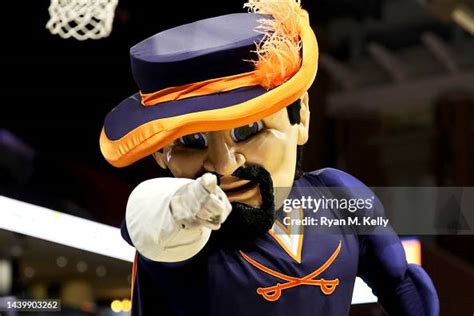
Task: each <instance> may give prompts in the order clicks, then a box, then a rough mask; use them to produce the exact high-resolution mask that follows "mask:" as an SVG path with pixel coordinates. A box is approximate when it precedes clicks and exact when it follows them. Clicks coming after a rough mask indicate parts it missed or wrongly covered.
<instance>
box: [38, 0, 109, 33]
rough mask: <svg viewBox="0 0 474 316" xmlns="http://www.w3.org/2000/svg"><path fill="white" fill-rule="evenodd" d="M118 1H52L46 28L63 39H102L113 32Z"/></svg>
mask: <svg viewBox="0 0 474 316" xmlns="http://www.w3.org/2000/svg"><path fill="white" fill-rule="evenodd" d="M117 3H118V0H51V5H50V6H49V9H48V11H49V15H50V19H49V21H48V23H47V24H46V28H47V29H48V30H49V31H50V32H51V33H52V34H57V35H59V36H61V37H62V38H70V37H73V38H75V39H77V40H79V41H84V40H86V39H100V38H103V37H107V36H109V34H110V32H111V31H112V22H113V20H114V13H115V7H116V6H117Z"/></svg>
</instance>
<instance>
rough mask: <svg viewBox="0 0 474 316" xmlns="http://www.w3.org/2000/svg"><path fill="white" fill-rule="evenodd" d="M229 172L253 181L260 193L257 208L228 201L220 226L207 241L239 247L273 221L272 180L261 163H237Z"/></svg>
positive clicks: (250, 241)
mask: <svg viewBox="0 0 474 316" xmlns="http://www.w3.org/2000/svg"><path fill="white" fill-rule="evenodd" d="M232 175H233V176H235V177H238V178H240V179H244V180H250V181H251V182H253V183H257V184H258V186H259V189H260V194H261V196H262V205H261V207H260V208H256V207H252V206H249V205H247V204H243V203H240V202H233V203H232V212H230V215H229V217H227V219H226V221H225V222H224V223H223V224H222V226H221V228H220V229H219V230H217V231H215V232H213V233H212V235H211V242H212V243H216V244H218V245H220V246H225V247H232V248H241V247H244V246H246V245H249V244H251V243H252V242H253V241H255V239H257V238H258V237H261V236H263V235H264V234H265V233H267V232H268V230H269V229H270V228H272V226H273V223H274V222H275V202H274V192H273V181H272V178H271V176H270V173H269V172H268V171H267V170H266V169H265V168H263V167H261V166H257V165H253V166H249V167H240V168H239V169H237V170H236V171H235V172H234V173H233V174H232Z"/></svg>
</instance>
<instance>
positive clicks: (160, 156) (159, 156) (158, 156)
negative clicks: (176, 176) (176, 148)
mask: <svg viewBox="0 0 474 316" xmlns="http://www.w3.org/2000/svg"><path fill="white" fill-rule="evenodd" d="M153 158H155V160H156V162H157V163H158V165H159V166H160V167H161V168H163V169H168V165H167V164H166V159H165V152H164V150H160V151H157V152H155V153H154V154H153Z"/></svg>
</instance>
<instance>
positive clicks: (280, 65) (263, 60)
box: [100, 0, 439, 316]
mask: <svg viewBox="0 0 474 316" xmlns="http://www.w3.org/2000/svg"><path fill="white" fill-rule="evenodd" d="M245 7H246V8H248V9H249V12H248V13H238V14H229V15H224V16H219V17H214V18H209V19H205V20H201V21H197V22H194V23H191V24H186V25H182V26H179V27H176V28H173V29H169V30H166V31H164V32H161V33H158V34H156V35H154V36H152V37H150V38H148V39H146V40H144V41H142V42H140V43H138V44H137V45H135V46H134V47H132V48H131V49H130V58H131V65H132V72H133V76H134V79H135V81H136V83H137V85H138V87H139V90H140V91H139V92H138V93H136V94H134V95H132V96H130V97H129V98H127V99H125V100H124V101H123V102H121V103H120V104H119V105H118V106H117V107H116V108H115V109H114V110H112V111H111V112H110V113H109V114H108V115H107V117H106V119H105V122H104V128H103V130H102V133H101V137H100V146H101V151H102V153H103V155H104V157H105V158H106V160H107V161H108V162H109V163H111V164H112V165H113V166H116V167H125V166H127V165H130V164H132V163H133V162H136V161H138V160H140V159H142V158H144V157H146V156H149V155H152V156H153V157H154V158H155V160H156V162H157V164H158V165H159V166H160V167H162V168H165V169H168V170H169V171H170V173H171V174H172V177H164V178H157V179H152V180H148V181H145V182H143V183H141V184H140V185H139V186H138V187H137V188H136V189H135V190H134V191H133V192H132V193H131V195H130V197H129V201H128V204H127V210H126V216H125V220H124V222H123V225H122V236H123V238H124V239H125V240H126V241H127V242H128V243H129V244H131V245H132V246H133V247H135V249H136V250H137V255H136V259H135V263H134V267H133V280H132V315H133V316H139V315H146V316H152V315H225V316H232V315H236V316H237V315H239V316H240V315H259V316H261V315H272V316H278V315H281V316H287V315H299V316H303V315H326V316H329V315H334V316H340V315H348V313H349V311H350V306H351V298H352V292H353V288H354V282H355V278H356V276H360V277H361V278H362V279H363V280H365V281H366V282H367V283H368V284H369V285H370V287H371V288H372V290H373V292H374V293H375V294H376V295H377V297H378V299H379V303H380V304H381V305H382V306H383V307H384V308H385V310H386V311H387V312H388V313H389V314H391V315H437V314H438V310H439V308H438V298H437V295H436V291H435V289H434V286H433V284H432V282H431V280H430V278H429V277H428V276H427V274H426V273H425V272H424V271H423V269H422V268H420V267H419V266H415V265H408V264H407V262H406V259H405V254H404V251H403V248H402V246H401V243H400V241H399V239H398V237H397V235H396V234H395V233H394V232H393V230H392V229H391V228H390V226H388V227H378V228H376V229H374V230H379V231H377V232H372V233H369V234H365V233H361V232H359V231H358V230H357V229H356V228H354V227H351V226H341V227H339V228H337V229H335V230H332V231H331V232H327V233H325V232H324V230H321V231H318V230H317V229H313V231H311V232H309V231H306V230H305V229H304V228H305V227H302V226H301V225H300V226H297V225H291V226H288V225H285V224H284V223H283V222H282V221H281V218H280V217H279V215H280V213H281V212H278V210H281V208H282V205H283V204H284V201H285V199H287V198H288V197H289V196H290V195H291V196H292V197H293V198H294V197H295V196H296V197H298V188H306V190H308V189H309V190H311V191H312V192H311V194H313V195H314V196H321V193H322V192H325V190H327V189H328V188H331V187H338V188H346V189H347V190H346V191H345V193H344V194H346V195H351V197H355V198H362V199H367V198H370V197H371V196H372V197H373V193H372V192H371V191H370V190H369V189H368V188H367V187H365V186H364V185H363V184H362V183H361V182H360V181H358V180H357V179H355V178H353V177H352V176H350V175H348V174H346V173H344V172H342V171H339V170H335V169H330V168H328V169H322V170H317V171H313V172H309V173H304V172H302V171H301V170H300V165H301V152H302V146H303V145H304V144H305V143H306V141H307V139H308V126H309V117H310V113H309V97H308V94H307V91H308V89H309V88H310V86H311V85H312V83H313V81H314V79H315V76H316V72H317V66H318V45H317V41H316V37H315V34H314V32H313V30H312V29H311V26H310V22H309V16H308V13H307V12H306V11H305V10H303V9H302V8H301V5H300V1H299V0H250V1H249V2H248V3H247V4H245ZM355 187H357V188H359V190H352V188H355ZM360 188H362V190H360ZM356 191H357V192H356ZM371 212H372V213H373V215H383V208H382V206H381V204H380V202H379V201H378V200H377V199H375V202H374V207H373V208H372V210H371ZM289 213H290V214H291V216H292V218H301V217H302V216H305V214H303V213H304V210H302V209H301V208H295V209H294V210H292V211H291V212H289ZM285 214H288V213H285ZM328 214H330V216H332V217H333V219H338V218H339V217H341V216H342V215H340V213H338V212H335V211H331V212H329V213H328Z"/></svg>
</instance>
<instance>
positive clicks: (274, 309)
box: [122, 169, 425, 316]
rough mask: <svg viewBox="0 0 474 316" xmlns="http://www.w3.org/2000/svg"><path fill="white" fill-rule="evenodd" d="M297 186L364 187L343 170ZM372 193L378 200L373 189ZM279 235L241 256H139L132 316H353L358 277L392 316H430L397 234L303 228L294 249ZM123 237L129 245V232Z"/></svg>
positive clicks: (220, 251) (317, 190)
mask: <svg viewBox="0 0 474 316" xmlns="http://www.w3.org/2000/svg"><path fill="white" fill-rule="evenodd" d="M294 186H295V187H305V188H308V187H311V188H313V190H314V192H313V193H314V196H320V195H321V194H322V193H321V190H324V188H327V187H331V186H337V187H348V188H350V187H351V186H358V187H360V186H363V185H362V184H361V183H360V182H359V181H358V180H356V179H354V178H353V177H351V176H350V175H347V174H345V173H343V172H341V171H338V170H335V169H323V170H320V171H315V172H312V173H307V174H305V175H304V176H303V177H301V178H300V179H298V180H297V181H295V184H294ZM359 194H360V193H359ZM364 194H365V193H364ZM367 194H368V195H372V193H371V191H370V190H369V189H367ZM361 198H365V197H361ZM328 214H332V215H331V216H333V217H334V218H335V219H336V218H339V216H340V215H338V213H336V212H330V213H328ZM278 227H280V231H279V232H277V230H278V229H279V228H278ZM313 229H314V228H313ZM388 229H390V228H388ZM281 230H284V227H283V225H281V224H276V225H274V228H273V229H272V230H271V231H269V232H268V233H267V234H265V235H264V236H262V237H260V238H259V239H257V240H256V241H255V242H254V243H253V244H252V245H250V246H246V247H245V248H243V249H232V250H231V249H227V248H220V247H216V246H211V245H209V246H206V247H205V248H204V249H203V250H202V251H201V252H200V253H199V254H197V255H196V256H194V257H193V258H191V259H188V260H186V261H184V262H179V263H160V262H154V261H150V260H148V259H146V258H145V257H143V256H141V255H140V254H137V258H136V262H135V266H134V268H135V271H134V282H133V283H134V284H133V293H132V315H133V316H139V315H225V316H233V315H236V316H237V315H239V316H240V315H258V316H261V315H273V316H279V315H281V316H283V315H285V316H286V315H299V316H301V315H303V316H304V315H335V316H336V315H337V316H340V315H347V314H348V313H349V310H350V305H351V299H352V292H353V287H354V282H355V278H356V276H361V277H362V278H363V279H364V280H365V281H366V282H367V283H368V284H369V285H370V286H371V287H372V289H373V290H374V293H375V294H376V295H377V296H378V297H379V301H380V302H381V303H382V305H383V306H384V307H385V308H386V309H387V310H388V311H389V312H392V313H394V314H402V315H424V314H425V313H424V310H423V303H422V300H423V299H422V297H421V296H420V295H419V293H418V292H419V290H418V289H417V287H416V284H415V283H414V282H412V280H411V278H410V274H409V273H408V272H407V268H408V266H407V263H406V259H405V255H404V251H403V248H402V246H401V244H400V241H399V239H398V237H397V236H396V234H394V233H393V232H388V233H387V232H385V233H383V234H374V235H359V234H358V233H357V230H356V229H355V228H353V227H351V226H340V227H339V228H338V229H337V230H336V231H334V230H332V231H331V233H327V234H324V233H316V232H314V231H313V232H307V233H305V232H304V228H303V231H301V234H298V235H293V239H292V240H293V241H294V243H293V246H294V247H292V249H289V248H290V247H289V246H288V245H289V244H290V245H291V241H290V243H288V242H287V243H285V242H284V240H283V239H285V238H287V240H289V237H288V236H287V237H285V236H284V235H285V234H284V233H282V231H281ZM122 233H123V235H124V236H125V239H127V241H128V242H129V243H131V241H130V239H129V238H128V237H127V232H126V227H125V225H123V226H122ZM295 238H296V239H295Z"/></svg>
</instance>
